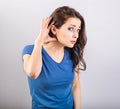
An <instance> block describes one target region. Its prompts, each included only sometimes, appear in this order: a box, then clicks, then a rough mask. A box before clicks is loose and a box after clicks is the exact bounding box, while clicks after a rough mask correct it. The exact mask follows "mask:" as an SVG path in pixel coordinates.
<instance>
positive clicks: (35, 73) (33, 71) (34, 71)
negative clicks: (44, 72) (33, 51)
mask: <svg viewBox="0 0 120 109" xmlns="http://www.w3.org/2000/svg"><path fill="white" fill-rule="evenodd" d="M25 72H26V74H27V75H28V76H29V77H30V78H32V79H37V77H38V76H39V74H40V72H41V70H40V69H39V70H38V69H32V68H30V69H26V70H25Z"/></svg>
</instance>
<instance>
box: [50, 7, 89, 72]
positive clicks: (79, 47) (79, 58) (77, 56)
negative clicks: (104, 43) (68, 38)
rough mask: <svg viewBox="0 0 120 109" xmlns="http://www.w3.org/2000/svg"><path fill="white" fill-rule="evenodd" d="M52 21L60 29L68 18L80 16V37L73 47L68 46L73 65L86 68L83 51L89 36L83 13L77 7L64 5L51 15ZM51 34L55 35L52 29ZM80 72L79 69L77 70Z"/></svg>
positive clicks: (81, 68) (82, 68)
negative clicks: (87, 35) (86, 31)
mask: <svg viewBox="0 0 120 109" xmlns="http://www.w3.org/2000/svg"><path fill="white" fill-rule="evenodd" d="M50 17H51V21H50V22H49V25H50V24H53V25H55V27H56V28H57V29H59V28H60V27H61V26H62V25H63V24H64V23H65V22H66V21H67V19H68V18H71V17H72V18H78V19H80V21H81V30H80V31H79V37H78V39H77V42H76V44H75V45H74V47H73V48H67V49H68V50H69V52H70V56H71V59H72V60H73V67H74V69H75V68H76V66H77V65H80V68H79V69H80V70H86V63H85V61H84V59H83V51H84V47H85V45H86V42H87V37H86V33H85V21H84V18H83V17H82V15H81V14H80V13H79V12H78V11H76V10H75V9H73V8H71V7H69V6H62V7H59V8H57V9H55V11H54V12H53V13H52V14H51V15H50ZM49 35H50V36H51V37H55V36H54V34H53V33H52V31H51V30H50V32H49ZM77 72H78V70H77Z"/></svg>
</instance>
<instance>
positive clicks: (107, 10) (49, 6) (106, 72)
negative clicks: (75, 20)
mask: <svg viewBox="0 0 120 109" xmlns="http://www.w3.org/2000/svg"><path fill="white" fill-rule="evenodd" d="M63 5H69V6H71V7H73V8H75V9H76V10H79V11H80V13H81V14H82V15H83V16H84V18H85V21H86V32H87V36H88V42H87V46H86V49H85V59H86V62H87V70H86V71H85V72H83V71H81V76H80V79H81V80H80V81H81V93H82V109H108V108H109V109H118V108H119V109H120V94H119V93H120V43H119V42H120V13H119V10H120V1H119V0H43V1H41V0H0V109H30V107H31V98H30V95H29V88H28V83H27V77H26V75H25V73H24V71H23V66H22V58H21V52H22V49H23V47H24V46H25V45H26V44H31V43H34V40H35V38H36V37H37V35H38V33H39V29H40V21H41V19H42V18H43V17H46V16H49V15H50V14H51V12H52V11H53V10H54V9H55V8H57V7H59V6H63Z"/></svg>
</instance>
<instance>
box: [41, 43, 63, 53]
mask: <svg viewBox="0 0 120 109" xmlns="http://www.w3.org/2000/svg"><path fill="white" fill-rule="evenodd" d="M43 47H44V48H45V49H46V50H47V51H51V52H53V53H56V52H57V53H58V52H60V53H63V52H64V46H63V45H62V44H60V43H59V42H57V41H53V42H49V43H47V44H44V45H43Z"/></svg>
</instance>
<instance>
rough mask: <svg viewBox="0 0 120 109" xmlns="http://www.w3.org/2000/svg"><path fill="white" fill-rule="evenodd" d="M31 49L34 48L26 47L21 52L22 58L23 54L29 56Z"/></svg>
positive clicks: (31, 46) (32, 46)
mask: <svg viewBox="0 0 120 109" xmlns="http://www.w3.org/2000/svg"><path fill="white" fill-rule="evenodd" d="M33 48H34V45H26V46H25V47H24V48H23V50H22V56H24V55H25V54H30V55H31V53H32V51H33Z"/></svg>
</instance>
